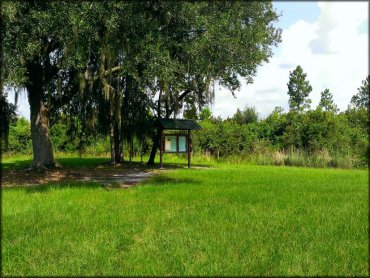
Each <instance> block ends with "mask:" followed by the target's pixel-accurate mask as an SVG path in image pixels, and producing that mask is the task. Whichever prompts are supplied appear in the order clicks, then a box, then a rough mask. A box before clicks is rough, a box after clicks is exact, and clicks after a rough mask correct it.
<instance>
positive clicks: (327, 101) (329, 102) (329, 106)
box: [319, 89, 339, 113]
mask: <svg viewBox="0 0 370 278" xmlns="http://www.w3.org/2000/svg"><path fill="white" fill-rule="evenodd" d="M319 107H320V108H322V109H323V110H325V111H331V112H333V113H337V112H338V111H339V109H338V107H337V105H336V104H335V103H334V101H333V95H332V94H331V93H330V91H329V89H325V90H324V91H323V92H321V99H320V103H319Z"/></svg>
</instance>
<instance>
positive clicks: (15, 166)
mask: <svg viewBox="0 0 370 278" xmlns="http://www.w3.org/2000/svg"><path fill="white" fill-rule="evenodd" d="M1 163H2V167H1V168H2V170H22V169H26V168H29V167H30V166H31V163H32V159H25V160H24V159H18V160H13V161H12V162H1Z"/></svg>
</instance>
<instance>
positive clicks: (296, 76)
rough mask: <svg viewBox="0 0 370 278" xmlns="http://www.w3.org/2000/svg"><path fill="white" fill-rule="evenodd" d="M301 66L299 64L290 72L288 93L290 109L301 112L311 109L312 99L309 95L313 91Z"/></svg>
mask: <svg viewBox="0 0 370 278" xmlns="http://www.w3.org/2000/svg"><path fill="white" fill-rule="evenodd" d="M306 77H307V74H305V73H304V72H303V70H302V68H301V66H297V67H296V69H295V70H294V71H293V72H290V73H289V83H288V84H287V85H288V95H289V96H290V98H289V107H290V110H292V111H296V112H300V111H303V110H304V109H306V108H307V109H309V108H310V104H311V100H310V99H309V98H308V95H309V94H310V92H311V91H312V87H311V85H310V83H309V82H308V81H307V80H306Z"/></svg>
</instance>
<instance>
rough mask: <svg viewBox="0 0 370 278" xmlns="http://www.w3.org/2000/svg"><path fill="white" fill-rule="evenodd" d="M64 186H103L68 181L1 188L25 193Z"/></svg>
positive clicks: (64, 187)
mask: <svg viewBox="0 0 370 278" xmlns="http://www.w3.org/2000/svg"><path fill="white" fill-rule="evenodd" d="M66 188H81V189H99V188H104V185H102V184H99V183H96V182H68V183H47V184H38V185H22V186H16V187H5V188H2V190H4V191H5V190H24V191H25V192H27V193H46V192H49V191H51V190H60V189H66Z"/></svg>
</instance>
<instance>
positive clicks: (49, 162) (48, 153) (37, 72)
mask: <svg viewBox="0 0 370 278" xmlns="http://www.w3.org/2000/svg"><path fill="white" fill-rule="evenodd" d="M28 72H29V81H28V82H27V84H26V88H27V91H28V101H29V103H30V112H31V119H30V121H31V137H32V148H33V162H32V168H45V167H46V168H50V167H53V166H55V161H54V155H53V148H52V146H51V141H50V130H49V115H48V108H47V107H46V106H45V104H44V99H43V86H42V84H43V82H42V81H43V74H42V73H43V69H42V66H41V65H40V64H39V63H32V64H30V65H29V66H28Z"/></svg>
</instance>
